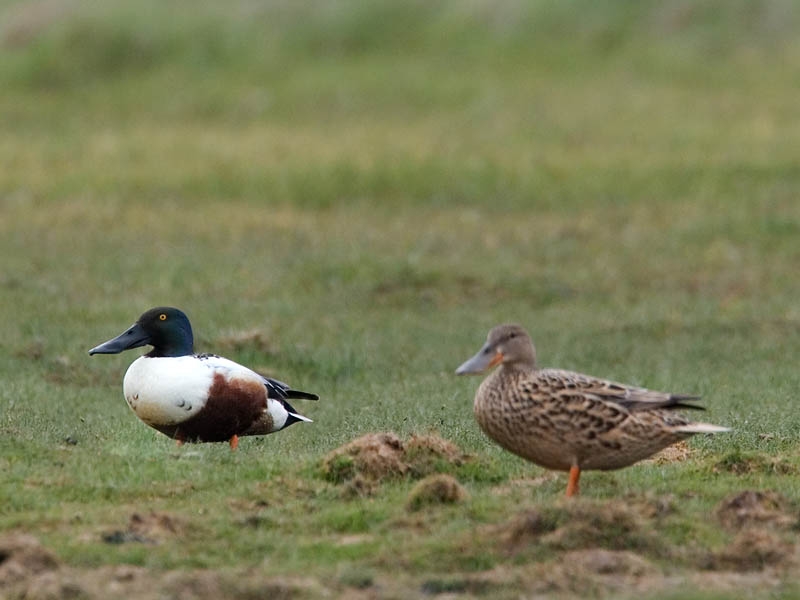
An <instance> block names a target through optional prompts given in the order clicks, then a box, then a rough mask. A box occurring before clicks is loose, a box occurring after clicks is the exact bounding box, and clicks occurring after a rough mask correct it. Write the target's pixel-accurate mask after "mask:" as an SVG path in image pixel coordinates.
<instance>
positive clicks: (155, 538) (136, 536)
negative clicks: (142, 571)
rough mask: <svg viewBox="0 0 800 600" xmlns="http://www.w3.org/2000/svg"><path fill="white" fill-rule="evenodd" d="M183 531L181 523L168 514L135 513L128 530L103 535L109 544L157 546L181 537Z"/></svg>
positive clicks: (118, 530) (129, 522)
mask: <svg viewBox="0 0 800 600" xmlns="http://www.w3.org/2000/svg"><path fill="white" fill-rule="evenodd" d="M181 529H182V525H181V524H180V522H179V521H178V520H177V519H176V518H175V517H173V516H170V515H168V514H166V513H156V512H151V513H149V514H144V515H143V514H140V513H133V514H132V515H131V518H130V520H129V521H128V527H127V529H115V530H113V531H109V532H106V533H104V534H103V541H104V542H106V543H107V544H126V543H130V542H139V543H142V544H157V543H158V542H160V541H163V540H164V539H167V538H169V537H172V536H175V535H179V534H180V532H181Z"/></svg>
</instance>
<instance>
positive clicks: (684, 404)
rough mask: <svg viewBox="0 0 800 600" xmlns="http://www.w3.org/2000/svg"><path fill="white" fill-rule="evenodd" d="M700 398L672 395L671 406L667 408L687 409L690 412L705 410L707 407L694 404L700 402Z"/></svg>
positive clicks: (670, 398)
mask: <svg viewBox="0 0 800 600" xmlns="http://www.w3.org/2000/svg"><path fill="white" fill-rule="evenodd" d="M699 400H700V396H688V395H685V394H672V395H670V397H669V404H668V405H667V407H666V408H685V409H688V410H705V409H706V408H705V406H700V405H699V404H694V402H695V401H699Z"/></svg>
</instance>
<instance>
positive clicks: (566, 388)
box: [532, 369, 703, 411]
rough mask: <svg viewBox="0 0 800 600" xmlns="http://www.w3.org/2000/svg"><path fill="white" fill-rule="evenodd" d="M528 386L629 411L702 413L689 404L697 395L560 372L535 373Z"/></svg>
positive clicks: (700, 408)
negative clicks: (685, 410) (660, 390)
mask: <svg viewBox="0 0 800 600" xmlns="http://www.w3.org/2000/svg"><path fill="white" fill-rule="evenodd" d="M532 383H533V385H534V386H537V385H538V386H540V387H541V388H542V389H543V390H544V391H545V393H552V394H570V395H575V394H579V395H584V396H586V397H591V398H596V399H598V400H602V401H605V402H613V403H614V404H617V405H619V406H622V407H624V408H625V409H627V410H629V411H639V410H653V409H659V408H667V409H675V408H686V409H695V410H703V407H702V406H697V405H696V404H692V403H691V401H693V400H698V399H699V397H698V396H686V395H679V394H670V393H666V392H657V391H654V390H649V389H647V388H642V387H636V386H630V385H625V384H622V383H616V382H614V381H609V380H607V379H600V378H597V377H592V376H590V375H583V374H581V373H574V372H572V371H564V370H560V369H543V370H541V371H538V372H537V374H536V376H535V377H534V378H533V379H532Z"/></svg>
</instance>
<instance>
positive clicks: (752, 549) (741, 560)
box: [708, 527, 794, 572]
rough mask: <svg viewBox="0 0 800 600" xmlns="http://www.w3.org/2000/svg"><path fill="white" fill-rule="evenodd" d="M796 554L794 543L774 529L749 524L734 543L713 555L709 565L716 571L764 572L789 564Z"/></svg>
mask: <svg viewBox="0 0 800 600" xmlns="http://www.w3.org/2000/svg"><path fill="white" fill-rule="evenodd" d="M793 556H794V544H792V543H791V542H788V541H786V540H783V539H781V537H780V536H779V535H778V534H777V533H775V532H773V531H765V530H763V529H757V528H755V527H749V528H747V529H744V530H742V531H740V532H739V533H738V534H737V535H736V538H734V540H733V543H731V544H729V545H728V546H726V548H725V549H724V550H723V551H721V552H719V553H717V554H715V555H713V556H712V557H711V559H710V564H709V565H708V566H709V567H710V568H711V569H715V570H732V571H738V572H741V571H761V570H762V569H764V568H766V567H774V566H780V565H785V564H787V563H789V562H790V561H791V559H792V557H793Z"/></svg>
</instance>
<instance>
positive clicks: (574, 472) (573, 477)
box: [567, 465, 581, 498]
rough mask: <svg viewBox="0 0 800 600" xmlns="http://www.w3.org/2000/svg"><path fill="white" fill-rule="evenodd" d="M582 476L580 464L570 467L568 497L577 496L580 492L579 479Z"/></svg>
mask: <svg viewBox="0 0 800 600" xmlns="http://www.w3.org/2000/svg"><path fill="white" fill-rule="evenodd" d="M580 478H581V468H580V467H579V466H578V465H572V466H571V467H570V468H569V481H568V482H567V498H572V496H577V495H578V493H579V491H580V490H579V488H578V480H579V479H580Z"/></svg>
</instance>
